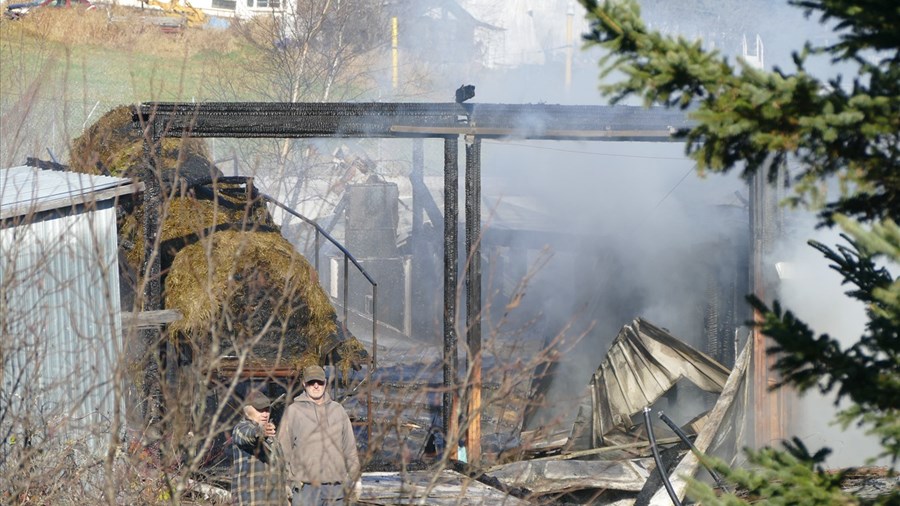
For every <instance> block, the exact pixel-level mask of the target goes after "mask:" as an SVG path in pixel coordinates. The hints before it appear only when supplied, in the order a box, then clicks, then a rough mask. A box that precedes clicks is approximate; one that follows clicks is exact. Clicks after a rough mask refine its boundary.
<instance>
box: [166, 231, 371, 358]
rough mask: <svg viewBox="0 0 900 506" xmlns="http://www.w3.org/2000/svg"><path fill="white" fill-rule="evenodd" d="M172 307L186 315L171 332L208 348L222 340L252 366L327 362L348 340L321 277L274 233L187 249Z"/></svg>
mask: <svg viewBox="0 0 900 506" xmlns="http://www.w3.org/2000/svg"><path fill="white" fill-rule="evenodd" d="M165 303H166V307H167V308H169V309H177V310H179V311H180V312H181V313H182V314H183V315H184V318H183V319H182V320H180V321H178V322H175V323H173V324H172V325H171V326H170V327H169V330H170V332H172V333H175V335H177V336H180V337H182V338H186V339H189V340H191V342H193V343H194V344H196V345H201V346H202V345H203V344H204V343H208V342H209V340H210V339H211V337H212V336H217V337H218V338H219V340H220V342H219V349H221V350H222V354H223V355H226V356H228V355H234V356H241V354H243V353H247V354H248V356H249V357H250V358H251V361H252V362H266V363H272V362H275V363H278V364H279V365H280V366H285V365H289V366H291V367H301V366H303V365H308V364H309V363H322V362H323V360H324V358H325V357H326V356H328V355H329V354H330V353H332V352H334V351H336V349H337V348H338V347H339V346H340V345H341V342H342V341H343V339H341V337H342V336H340V335H339V326H338V325H337V316H336V314H335V311H334V308H333V307H332V306H331V302H330V301H329V300H328V297H327V296H326V295H325V293H324V291H322V289H321V287H320V286H319V284H318V280H317V276H316V273H315V270H314V269H313V267H312V266H311V265H310V264H309V262H308V261H307V260H306V259H305V258H303V256H302V255H300V254H299V253H297V252H296V251H295V250H294V247H293V246H292V245H291V244H290V243H289V242H288V241H287V239H285V238H284V237H282V236H281V235H280V234H278V233H274V232H242V231H234V230H226V231H220V232H215V233H214V234H212V235H210V236H209V237H207V238H204V239H202V240H200V241H199V242H197V243H195V244H192V245H189V246H186V247H185V248H183V249H181V250H180V251H178V254H177V255H176V256H175V260H174V261H173V262H172V266H171V268H170V269H169V273H168V275H167V277H166V283H165ZM353 341H354V342H356V345H359V343H358V341H356V340H355V339H353ZM356 345H354V344H352V343H348V344H345V345H344V346H345V349H346V350H347V351H352V349H353V348H354V346H356ZM360 347H361V345H360ZM363 353H365V352H364V351H363ZM364 356H365V355H363V357H364ZM342 358H344V357H342ZM348 358H349V355H348ZM357 363H358V362H357ZM348 365H351V364H348Z"/></svg>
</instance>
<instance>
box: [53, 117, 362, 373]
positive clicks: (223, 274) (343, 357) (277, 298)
mask: <svg viewBox="0 0 900 506" xmlns="http://www.w3.org/2000/svg"><path fill="white" fill-rule="evenodd" d="M132 112H133V109H132V108H131V107H129V106H121V107H117V108H115V109H113V110H111V111H109V112H108V113H106V114H105V115H103V116H102V117H101V118H100V119H99V120H98V121H97V122H96V123H94V124H93V125H91V127H90V128H88V129H87V131H85V133H84V134H83V135H82V136H80V137H78V138H77V139H75V140H74V141H73V144H72V149H71V153H72V155H71V159H70V161H69V167H70V170H73V171H76V172H83V173H89V174H108V175H113V176H118V177H134V178H144V177H150V176H149V174H148V173H145V171H143V170H139V168H140V167H142V166H143V149H144V139H143V138H142V136H141V132H140V131H138V130H136V129H135V128H133V124H132ZM160 144H161V158H160V159H159V162H158V163H159V167H158V169H159V171H160V174H159V177H160V178H161V179H162V182H163V195H164V200H163V202H162V205H161V209H160V213H161V219H160V227H161V228H160V236H161V237H160V240H161V248H160V261H161V268H162V272H163V273H164V274H163V279H162V285H163V297H164V301H165V302H164V303H165V306H166V307H167V308H171V309H178V310H179V311H181V313H182V314H183V315H184V319H183V320H182V321H180V322H177V323H175V324H173V325H171V326H170V327H169V329H168V330H169V337H170V339H173V340H175V341H180V342H185V343H190V344H191V345H192V346H196V347H200V348H202V347H204V346H208V345H210V344H212V339H213V338H214V337H215V338H216V340H217V346H218V349H219V350H221V352H220V354H221V355H232V354H233V355H241V354H242V353H248V358H249V363H251V364H256V365H259V366H272V367H284V366H291V367H297V368H300V367H304V366H305V365H310V364H313V363H315V364H320V365H322V364H324V363H325V362H326V360H331V361H333V362H335V364H336V366H337V367H338V368H340V369H341V370H342V371H343V372H345V373H347V372H349V370H350V369H351V368H358V367H359V365H361V364H362V363H363V361H364V360H365V359H366V356H367V354H366V351H365V348H364V347H363V346H362V344H361V343H360V342H359V341H357V340H356V339H355V338H353V337H352V336H349V335H345V334H344V330H343V329H342V328H341V326H339V325H338V324H337V315H336V313H335V311H334V308H333V307H332V306H331V303H330V300H329V299H328V296H327V295H326V294H325V292H324V291H323V290H322V288H321V287H320V286H319V284H318V282H317V275H316V273H315V271H314V269H313V268H312V266H311V265H310V264H309V262H307V261H306V259H305V258H303V256H302V255H300V254H299V253H298V252H297V251H296V250H295V249H294V247H293V246H292V245H291V244H290V242H288V241H287V239H285V238H284V237H283V236H281V234H280V232H279V230H278V227H277V226H276V225H275V223H274V221H273V219H272V217H271V215H270V214H269V212H268V210H267V209H266V207H265V206H264V205H261V203H260V202H257V201H252V200H250V199H248V195H247V189H246V188H244V185H243V184H225V183H220V182H218V181H217V178H218V177H220V176H221V175H222V174H221V172H220V171H219V170H218V169H217V168H216V167H215V165H214V164H213V163H212V162H211V161H210V157H209V150H208V149H207V146H206V143H205V141H204V140H203V139H191V138H187V139H169V138H166V139H162V140H161V142H160ZM250 190H251V191H252V190H253V189H252V188H251V189H250ZM123 209H124V210H125V211H126V212H125V214H124V216H123V217H122V218H121V219H120V221H119V244H120V245H121V246H122V247H123V249H124V255H123V256H124V258H125V259H126V265H124V266H123V273H122V277H123V279H135V280H136V279H137V277H136V273H139V272H140V271H141V266H142V264H143V260H144V236H143V213H144V210H143V207H142V204H141V203H140V202H133V203H131V204H130V205H129V206H128V207H126V208H123ZM136 286H137V285H136Z"/></svg>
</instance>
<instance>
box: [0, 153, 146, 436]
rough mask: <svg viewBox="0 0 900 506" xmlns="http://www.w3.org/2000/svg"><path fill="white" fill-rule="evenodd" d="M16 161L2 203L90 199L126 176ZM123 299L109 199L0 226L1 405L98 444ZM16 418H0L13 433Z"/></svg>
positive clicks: (109, 404) (110, 406)
mask: <svg viewBox="0 0 900 506" xmlns="http://www.w3.org/2000/svg"><path fill="white" fill-rule="evenodd" d="M21 169H23V168H20V167H17V168H15V169H7V170H3V171H0V188H2V191H3V193H2V195H3V201H2V207H3V209H4V210H6V209H8V206H10V207H12V206H16V207H21V206H22V205H25V206H31V205H32V204H34V203H40V204H43V208H44V209H46V208H47V206H46V204H47V202H48V200H57V199H59V197H60V196H64V197H66V198H69V199H70V200H69V203H68V204H63V205H68V206H71V198H72V197H75V198H80V199H90V197H91V195H92V194H95V192H96V191H97V190H98V189H107V188H110V187H111V186H110V185H122V184H124V183H129V181H128V180H122V179H116V178H104V177H99V178H97V179H93V178H91V177H81V176H78V175H73V174H71V173H64V172H49V171H40V170H38V171H35V170H34V169H33V168H31V167H26V168H24V169H28V170H21ZM4 176H5V177H4ZM26 176H27V177H26ZM70 176H74V177H70ZM79 185H81V186H79ZM10 188H18V190H19V191H20V192H12V191H11V190H10ZM30 197H34V198H35V199H36V200H31V199H30ZM7 198H9V199H10V200H7ZM41 199H44V200H41ZM86 209H89V210H86ZM120 309H121V308H120V303H119V277H118V267H117V236H116V212H115V206H114V205H113V201H112V199H107V200H105V201H101V202H97V203H96V205H95V206H88V207H79V208H72V207H66V208H64V209H61V210H60V211H59V212H55V213H42V214H38V215H34V216H32V217H30V219H28V220H24V221H23V220H20V221H18V222H16V223H15V224H11V223H9V222H7V223H6V224H5V226H3V227H0V321H2V322H3V323H2V325H0V329H2V333H3V336H2V347H3V353H2V360H3V364H2V372H0V379H2V381H0V388H2V390H0V405H2V406H3V407H4V409H7V408H9V410H10V412H11V413H21V414H23V415H25V416H31V417H36V416H39V417H40V422H39V423H43V424H47V425H48V426H49V427H52V428H53V429H54V430H57V431H60V434H65V435H66V436H67V439H68V440H70V441H84V442H85V443H86V444H87V446H88V447H94V448H96V444H97V443H98V441H97V439H96V438H97V437H102V435H103V433H104V430H106V427H108V423H109V421H110V415H111V414H112V413H113V411H114V408H115V405H116V402H117V400H116V398H115V396H114V395H113V390H114V385H115V384H116V383H115V381H114V377H115V376H114V372H115V368H116V367H117V366H118V358H119V356H120V353H119V350H121V348H122V338H121V317H120ZM20 422H24V420H23V419H19V418H15V417H8V418H6V419H5V420H4V421H3V423H4V424H6V423H12V424H13V427H12V429H13V433H14V434H15V433H17V432H18V430H17V427H16V426H15V424H16V423H20ZM30 422H31V423H34V422H35V418H31V420H30Z"/></svg>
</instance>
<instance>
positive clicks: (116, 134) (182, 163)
mask: <svg viewBox="0 0 900 506" xmlns="http://www.w3.org/2000/svg"><path fill="white" fill-rule="evenodd" d="M132 112H133V111H132V108H131V107H130V106H119V107H116V108H114V109H112V110H111V111H109V112H107V113H106V114H104V115H103V116H101V117H100V119H98V120H97V122H96V123H94V124H93V125H91V126H90V128H88V129H87V130H86V131H85V132H84V133H83V134H82V135H81V136H79V137H77V138H76V139H75V140H74V141H72V147H71V151H70V153H71V154H70V156H69V169H70V170H72V171H74V172H82V173H85V174H104V175H109V176H116V177H138V175H137V174H134V173H133V168H135V167H139V166H140V164H141V162H142V160H143V153H144V139H143V137H142V133H141V131H140V130H138V129H136V128H134V127H133V124H132ZM160 151H161V153H160V155H161V156H160V163H161V165H162V169H163V179H164V180H165V181H175V180H177V179H178V178H179V177H180V178H182V179H185V178H186V179H189V180H193V179H194V178H197V177H202V178H206V179H209V178H210V177H211V176H212V175H215V174H218V175H221V172H219V171H218V169H216V168H215V166H214V164H213V163H212V162H211V161H210V154H209V148H208V147H207V145H206V141H205V140H204V139H194V138H186V139H175V138H165V139H162V140H161V141H160ZM176 172H177V175H176V174H175V173H176Z"/></svg>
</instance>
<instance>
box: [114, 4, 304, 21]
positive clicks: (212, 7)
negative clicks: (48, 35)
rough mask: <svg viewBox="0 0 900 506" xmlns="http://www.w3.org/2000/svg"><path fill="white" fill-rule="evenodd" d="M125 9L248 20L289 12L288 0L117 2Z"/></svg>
mask: <svg viewBox="0 0 900 506" xmlns="http://www.w3.org/2000/svg"><path fill="white" fill-rule="evenodd" d="M115 3H116V4H117V5H121V6H124V7H137V8H145V9H148V10H151V11H156V12H160V13H162V12H163V11H166V10H169V9H175V12H178V10H179V9H185V8H187V9H190V8H194V9H198V10H200V11H202V12H203V14H205V15H206V16H208V17H210V18H226V19H230V18H241V19H247V18H250V17H253V16H256V15H259V14H267V15H270V14H273V13H274V14H276V15H282V14H284V13H285V12H286V11H287V7H288V3H287V0H172V1H171V2H170V1H168V0H146V1H145V2H141V0H115Z"/></svg>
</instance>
